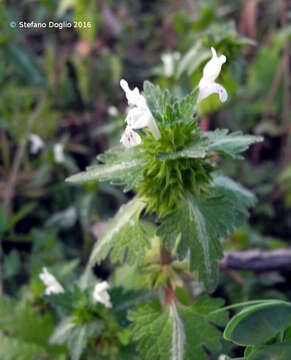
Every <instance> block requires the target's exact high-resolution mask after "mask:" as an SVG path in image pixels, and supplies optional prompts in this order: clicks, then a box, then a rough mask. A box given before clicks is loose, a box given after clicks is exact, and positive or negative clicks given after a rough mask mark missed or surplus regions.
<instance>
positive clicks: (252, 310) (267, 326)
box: [224, 300, 291, 345]
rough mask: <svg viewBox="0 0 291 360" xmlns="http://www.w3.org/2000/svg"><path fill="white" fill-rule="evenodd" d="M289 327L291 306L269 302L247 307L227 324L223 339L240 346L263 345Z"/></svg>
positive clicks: (273, 301)
mask: <svg viewBox="0 0 291 360" xmlns="http://www.w3.org/2000/svg"><path fill="white" fill-rule="evenodd" d="M290 325H291V304H290V303H288V302H285V301H280V300H270V301H266V302H263V303H262V304H258V305H253V306H249V307H247V308H246V309H244V310H242V311H241V312H240V313H239V314H237V315H235V316H234V317H233V318H232V319H231V321H230V322H229V323H228V325H227V327H226V329H225V331H224V337H225V338H226V339H228V340H231V341H233V342H235V343H237V344H240V345H258V344H263V343H265V342H267V341H269V340H270V339H272V338H274V337H275V336H276V335H277V334H279V333H281V332H284V329H285V328H287V327H288V326H290Z"/></svg>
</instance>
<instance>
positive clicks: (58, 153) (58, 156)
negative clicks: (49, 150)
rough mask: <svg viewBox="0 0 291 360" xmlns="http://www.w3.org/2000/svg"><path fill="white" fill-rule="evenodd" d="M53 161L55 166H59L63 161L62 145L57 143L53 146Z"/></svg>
mask: <svg viewBox="0 0 291 360" xmlns="http://www.w3.org/2000/svg"><path fill="white" fill-rule="evenodd" d="M53 151H54V160H55V162H56V163H57V164H61V163H63V162H64V160H65V155H64V144H61V143H57V144H55V145H54V149H53Z"/></svg>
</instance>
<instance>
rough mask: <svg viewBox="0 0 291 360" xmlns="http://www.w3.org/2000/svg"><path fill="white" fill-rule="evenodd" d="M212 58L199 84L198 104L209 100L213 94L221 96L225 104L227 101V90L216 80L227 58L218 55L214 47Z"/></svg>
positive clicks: (205, 67)
mask: <svg viewBox="0 0 291 360" xmlns="http://www.w3.org/2000/svg"><path fill="white" fill-rule="evenodd" d="M211 52H212V58H211V59H210V60H209V61H208V62H207V64H206V65H205V66H204V69H203V76H202V78H201V80H200V82H199V85H198V86H199V90H200V92H199V96H198V102H200V101H201V100H203V99H205V98H207V97H208V96H209V95H211V94H213V93H217V94H218V95H219V98H220V101H221V102H225V101H226V100H227V97H228V95H227V92H226V90H225V88H224V87H223V86H222V85H220V84H218V83H216V82H215V80H216V78H217V77H218V75H219V74H220V71H221V67H222V65H223V64H224V63H225V62H226V57H225V56H224V55H220V56H219V57H218V56H217V54H216V50H215V49H214V48H213V47H212V48H211Z"/></svg>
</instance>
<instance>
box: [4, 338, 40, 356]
mask: <svg viewBox="0 0 291 360" xmlns="http://www.w3.org/2000/svg"><path fill="white" fill-rule="evenodd" d="M0 358H1V359H2V360H41V359H47V355H46V353H45V351H44V350H43V348H41V347H40V346H37V345H35V344H32V343H29V342H26V341H23V340H19V339H14V338H11V337H7V336H4V335H1V334H0Z"/></svg>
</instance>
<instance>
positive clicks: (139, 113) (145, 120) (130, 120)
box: [125, 107, 152, 129]
mask: <svg viewBox="0 0 291 360" xmlns="http://www.w3.org/2000/svg"><path fill="white" fill-rule="evenodd" d="M151 117H152V114H151V113H150V111H149V110H148V108H146V107H135V108H133V109H130V110H129V112H128V115H127V117H126V119H125V121H126V122H127V124H128V125H129V126H131V127H132V128H133V129H142V128H145V127H147V126H149V122H150V120H151Z"/></svg>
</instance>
